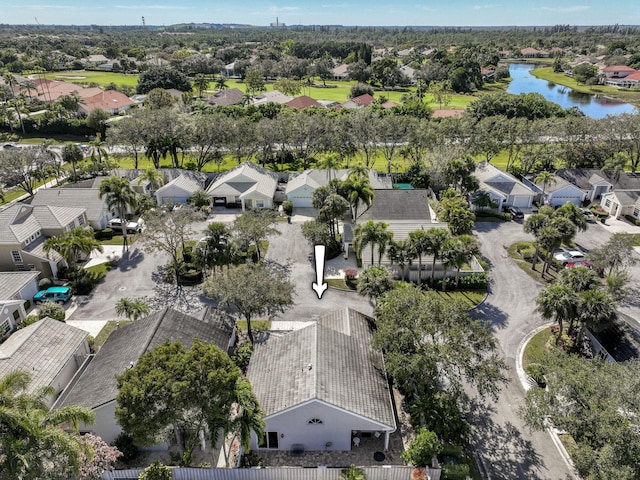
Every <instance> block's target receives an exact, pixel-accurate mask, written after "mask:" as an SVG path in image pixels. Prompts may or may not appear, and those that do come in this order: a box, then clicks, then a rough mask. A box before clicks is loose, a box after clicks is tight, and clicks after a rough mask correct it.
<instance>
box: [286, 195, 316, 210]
mask: <svg viewBox="0 0 640 480" xmlns="http://www.w3.org/2000/svg"><path fill="white" fill-rule="evenodd" d="M289 200H290V201H291V202H292V203H293V206H294V207H304V208H311V207H312V205H311V197H291V198H289Z"/></svg>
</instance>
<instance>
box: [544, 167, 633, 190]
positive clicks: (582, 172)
mask: <svg viewBox="0 0 640 480" xmlns="http://www.w3.org/2000/svg"><path fill="white" fill-rule="evenodd" d="M556 175H558V176H559V177H562V178H564V179H565V180H567V181H568V182H570V183H572V184H574V185H576V186H577V187H579V188H581V189H582V190H585V191H590V190H592V189H593V185H594V184H596V183H598V182H601V181H605V182H607V183H610V184H611V185H613V188H614V189H616V190H617V189H621V190H638V189H640V176H638V174H634V173H629V172H618V173H617V174H616V173H615V172H614V171H613V170H600V169H598V168H562V169H560V170H558V171H556Z"/></svg>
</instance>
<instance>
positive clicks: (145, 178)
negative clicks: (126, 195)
mask: <svg viewBox="0 0 640 480" xmlns="http://www.w3.org/2000/svg"><path fill="white" fill-rule="evenodd" d="M144 182H149V186H150V187H151V191H155V190H157V189H158V188H160V187H161V186H162V185H164V175H163V174H162V172H160V171H159V170H157V169H156V168H155V167H153V166H151V167H149V168H147V169H146V170H145V171H144V173H143V174H142V175H140V177H139V178H138V186H140V185H142V184H143V183H144Z"/></svg>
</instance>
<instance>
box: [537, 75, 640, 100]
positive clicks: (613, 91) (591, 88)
mask: <svg viewBox="0 0 640 480" xmlns="http://www.w3.org/2000/svg"><path fill="white" fill-rule="evenodd" d="M531 74H532V75H533V76H535V77H537V78H540V79H542V80H547V81H549V82H552V83H555V84H557V85H564V86H566V87H570V88H571V89H573V90H575V91H576V92H581V93H589V94H607V95H613V96H617V95H619V94H620V93H624V94H626V95H628V94H632V95H633V97H634V98H636V99H638V100H640V93H637V92H630V91H627V92H621V91H620V89H618V88H614V87H606V86H604V85H583V84H581V83H578V82H577V81H576V80H575V79H574V78H572V77H568V76H567V75H565V74H564V73H557V72H554V71H553V68H551V67H543V68H534V69H533V70H531Z"/></svg>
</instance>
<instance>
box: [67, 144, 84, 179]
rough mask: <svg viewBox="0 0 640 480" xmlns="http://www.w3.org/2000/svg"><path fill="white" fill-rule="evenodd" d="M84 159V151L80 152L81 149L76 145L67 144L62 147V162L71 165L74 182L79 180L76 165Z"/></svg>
mask: <svg viewBox="0 0 640 480" xmlns="http://www.w3.org/2000/svg"><path fill="white" fill-rule="evenodd" d="M83 159H84V155H83V154H82V150H80V147H79V146H78V145H76V144H75V143H67V144H65V146H64V147H62V161H63V162H64V163H70V164H71V168H72V169H73V180H75V179H77V178H78V174H77V172H76V165H77V164H78V162H81V161H82V160H83Z"/></svg>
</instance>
